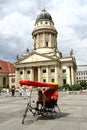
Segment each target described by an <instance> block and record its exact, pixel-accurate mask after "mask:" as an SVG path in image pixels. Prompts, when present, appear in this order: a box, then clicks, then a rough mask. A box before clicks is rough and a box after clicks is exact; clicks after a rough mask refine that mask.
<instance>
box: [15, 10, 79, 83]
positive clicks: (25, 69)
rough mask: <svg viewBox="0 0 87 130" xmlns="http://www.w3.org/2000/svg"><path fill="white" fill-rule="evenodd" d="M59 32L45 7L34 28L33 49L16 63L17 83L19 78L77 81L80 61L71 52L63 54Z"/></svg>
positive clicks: (60, 81) (64, 81)
mask: <svg viewBox="0 0 87 130" xmlns="http://www.w3.org/2000/svg"><path fill="white" fill-rule="evenodd" d="M57 35H58V32H57V30H56V28H55V26H54V22H53V19H52V17H51V15H50V14H49V13H48V12H47V11H46V10H45V8H44V9H43V10H42V11H41V12H40V13H39V14H38V15H37V18H36V21H35V26H34V29H33V31H32V38H33V45H34V46H33V50H32V51H31V52H30V51H29V50H28V49H27V52H26V53H25V54H23V55H22V57H21V58H20V59H19V58H18V56H17V60H16V63H15V66H16V86H18V82H19V80H22V79H23V80H34V81H40V82H59V84H60V86H62V85H65V84H69V85H72V84H75V83H76V76H75V74H76V61H75V57H74V56H73V55H72V54H71V53H70V55H69V56H68V57H63V56H62V53H61V52H59V50H58V48H57Z"/></svg>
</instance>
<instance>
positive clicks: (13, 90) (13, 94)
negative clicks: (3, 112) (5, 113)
mask: <svg viewBox="0 0 87 130" xmlns="http://www.w3.org/2000/svg"><path fill="white" fill-rule="evenodd" d="M14 96H15V88H14V87H12V97H14Z"/></svg>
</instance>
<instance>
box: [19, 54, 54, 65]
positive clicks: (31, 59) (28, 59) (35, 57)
mask: <svg viewBox="0 0 87 130" xmlns="http://www.w3.org/2000/svg"><path fill="white" fill-rule="evenodd" d="M49 60H52V59H51V58H50V57H46V56H43V55H40V54H36V53H34V54H31V55H29V56H28V57H25V58H24V59H23V60H21V61H20V63H29V62H30V63H31V62H40V61H49Z"/></svg>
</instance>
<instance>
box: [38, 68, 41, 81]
mask: <svg viewBox="0 0 87 130" xmlns="http://www.w3.org/2000/svg"><path fill="white" fill-rule="evenodd" d="M40 77H41V68H40V66H39V67H38V81H41V79H40Z"/></svg>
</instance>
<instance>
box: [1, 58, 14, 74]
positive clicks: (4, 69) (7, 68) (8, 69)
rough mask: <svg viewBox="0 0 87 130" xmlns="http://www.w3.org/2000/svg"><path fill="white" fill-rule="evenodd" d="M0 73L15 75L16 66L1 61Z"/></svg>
mask: <svg viewBox="0 0 87 130" xmlns="http://www.w3.org/2000/svg"><path fill="white" fill-rule="evenodd" d="M0 73H15V66H14V65H13V64H12V63H10V62H6V61H2V60H0Z"/></svg>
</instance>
